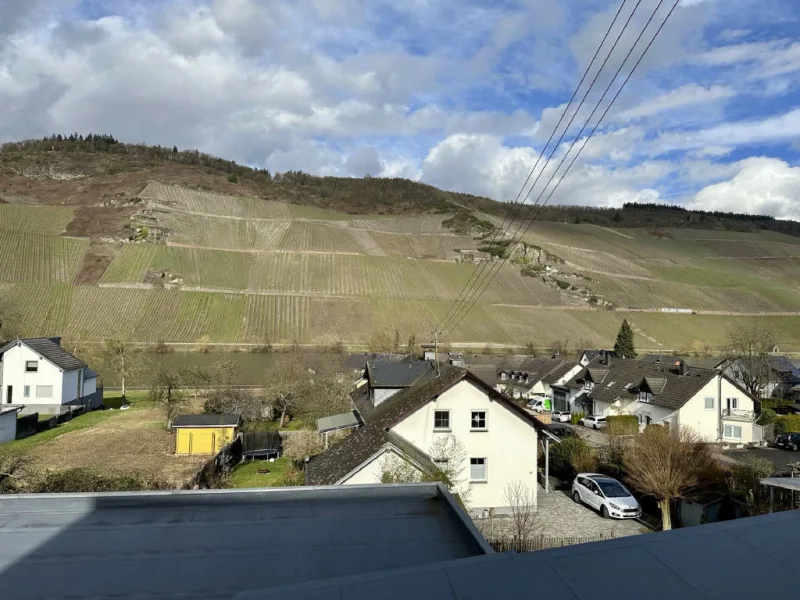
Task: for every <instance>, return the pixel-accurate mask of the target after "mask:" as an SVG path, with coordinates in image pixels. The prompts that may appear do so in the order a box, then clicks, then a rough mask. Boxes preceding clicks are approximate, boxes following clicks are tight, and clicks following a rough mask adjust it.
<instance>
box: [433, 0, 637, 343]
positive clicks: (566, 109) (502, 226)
mask: <svg viewBox="0 0 800 600" xmlns="http://www.w3.org/2000/svg"><path fill="white" fill-rule="evenodd" d="M627 2H628V0H622V3H621V4H620V5H619V8H618V9H617V12H616V14H615V15H614V19H613V20H612V21H611V24H610V25H609V26H608V29H607V30H606V32H605V35H603V39H602V41H601V42H600V45H599V46H598V47H597V50H595V53H594V56H592V60H591V61H590V62H589V65H588V66H587V67H586V70H585V71H584V72H583V76H582V77H581V80H580V81H579V82H578V85H577V87H576V88H575V91H574V92H572V97H571V98H570V99H569V102H568V103H567V105H566V106H565V107H564V110H563V112H562V113H561V117H560V118H559V119H558V123H556V126H555V127H554V128H553V132H552V133H551V134H550V137H549V138H548V139H547V143H546V144H545V145H544V148H542V151H541V152H540V153H539V157H538V158H537V159H536V163H535V164H534V165H533V167H532V168H531V170H530V172H529V173H528V177H527V178H526V179H525V182H524V183H523V184H522V187H521V188H520V190H519V192H517V196H516V198H514V201H513V202H512V203H511V206H509V209H508V211H507V212H506V215H505V217H504V218H503V222H502V223H501V224H500V227H499V228H497V229H495V230H494V233H493V235H492V239H491V240H489V243H495V242H496V241H497V236H498V234H502V235H501V237H504V236H505V233H506V232H505V231H504V229H505V226H506V221H508V219H509V216H511V213H512V212H514V207H515V206H517V209H516V212H515V214H514V215H513V216H511V220H510V221H509V228H510V227H511V225H512V224H513V222H514V220H515V219H516V218H517V215H518V214H519V211H520V210H521V208H522V206H523V205H524V200H523V202H520V203H519V204H517V202H518V200H519V198H520V196H521V195H522V192H523V191H524V190H525V187H526V186H527V185H528V182H529V181H530V179H531V177H532V176H533V173H534V172H535V171H536V167H537V166H538V165H539V162H540V161H541V160H542V157H543V156H544V154H545V152H546V151H547V148H548V146H549V145H550V142H551V141H552V140H553V137H555V134H556V132H557V131H558V128H559V127H560V126H561V123H562V121H563V120H564V117H565V116H566V115H567V113H568V112H569V109H570V106H572V103H573V101H574V100H575V97H576V96H577V95H578V91H579V90H580V88H581V86H582V85H583V82H584V81H585V80H586V76H587V75H588V74H589V72H590V71H591V69H592V67H593V66H594V62H595V60H597V56H598V55H599V54H600V50H601V49H602V47H603V45H604V44H605V43H606V39H608V35H609V34H610V33H611V30H612V29H613V28H614V25H615V24H616V22H617V19H618V18H619V15H620V13H621V12H622V9H623V8H624V6H625V4H626V3H627ZM641 2H642V0H638V2H637V3H636V6H635V7H634V8H633V11H632V12H631V16H630V17H629V18H628V21H627V22H626V23H625V25H624V26H623V28H622V31H625V28H626V27H627V26H628V23H630V19H631V18H632V17H633V13H635V12H636V9H637V8H638V7H639V4H641ZM621 35H622V32H620V36H621ZM617 42H619V37H617V40H616V42H614V46H612V48H611V50H612V51H613V50H614V48H615V47H616V45H617ZM607 60H608V57H606V61H607ZM604 66H605V61H604V62H603V65H602V66H601V67H600V69H599V70H598V72H597V75H595V78H594V80H593V81H592V83H591V84H589V88H588V89H587V90H586V94H584V96H583V99H582V100H581V102H580V104H579V105H578V108H577V109H576V110H575V114H574V115H573V116H572V120H574V119H575V116H576V115H577V114H578V112H580V109H581V107H582V106H583V103H584V101H585V100H586V97H587V96H588V94H589V92H590V91H591V89H592V87H593V86H594V83H595V82H596V81H597V77H598V76H599V75H600V72H601V71H602V70H603V67H604ZM572 120H571V121H570V122H569V124H568V125H567V127H566V128H565V129H564V133H562V134H561V137H560V138H559V140H558V142H556V147H558V145H559V144H560V143H561V140H562V139H563V138H564V135H565V134H566V132H567V131H568V130H569V128H570V126H571V125H572ZM548 160H549V159H548ZM544 166H546V163H545V165H544ZM544 166H542V170H544ZM539 176H541V172H540V174H539ZM538 180H539V177H537V178H536V181H538ZM536 181H534V183H533V185H532V186H531V190H532V189H533V188H534V187H535V186H536ZM531 190H529V191H528V194H526V198H527V196H528V195H530V192H531ZM485 241H486V240H484V242H485ZM487 265H488V261H486V262H484V263H483V264H482V265H481V266H480V267H476V268H475V270H474V271H473V272H472V275H471V276H470V278H469V280H467V283H466V284H464V287H463V288H462V289H461V292H459V294H458V297H457V298H456V300H455V301H454V303H453V304H451V305H450V308H449V309H448V310H447V313H445V315H444V316H443V317H442V319H441V321H440V322H439V324H438V325H437V326H436V331H439V330H440V329H441V328H442V327H443V326H444V324H445V323H446V322H447V320H448V319H449V317H450V315H451V312H453V311H457V310H458V308H459V307H460V306H459V305H462V304H463V298H462V295H464V294H465V292H467V290H468V289H469V288H470V287H471V286H472V284H473V281H475V280H477V278H478V277H480V275H481V274H482V273H483V271H484V270H485V269H486V266H487ZM467 293H469V292H467ZM463 297H464V298H465V297H466V295H464V296H463Z"/></svg>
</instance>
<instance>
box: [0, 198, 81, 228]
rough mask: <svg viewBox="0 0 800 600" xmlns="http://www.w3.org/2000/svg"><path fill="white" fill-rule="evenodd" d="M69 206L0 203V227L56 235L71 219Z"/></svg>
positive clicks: (72, 214) (71, 213) (71, 211)
mask: <svg viewBox="0 0 800 600" xmlns="http://www.w3.org/2000/svg"><path fill="white" fill-rule="evenodd" d="M74 214H75V212H74V210H73V209H71V208H62V207H58V206H27V205H22V204H0V229H5V230H8V231H31V232H35V233H50V234H53V235H58V234H60V233H61V232H63V231H64V230H65V229H66V228H67V225H68V224H69V222H70V221H71V220H72V217H73V216H74Z"/></svg>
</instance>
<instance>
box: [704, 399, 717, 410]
mask: <svg viewBox="0 0 800 600" xmlns="http://www.w3.org/2000/svg"><path fill="white" fill-rule="evenodd" d="M709 400H711V406H709V405H708V401H709ZM716 402H717V399H716V398H714V397H713V396H710V397H708V398H706V399H705V400H704V403H705V404H704V405H703V407H704V408H705V410H714V407H715V406H716Z"/></svg>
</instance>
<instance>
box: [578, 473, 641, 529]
mask: <svg viewBox="0 0 800 600" xmlns="http://www.w3.org/2000/svg"><path fill="white" fill-rule="evenodd" d="M572 499H573V500H575V502H577V503H578V504H586V505H587V506H590V507H592V508H594V509H596V510H599V511H600V514H601V515H602V517H603V518H604V519H608V518H614V519H636V518H638V517H640V516H642V507H641V506H639V503H638V502H637V501H636V498H634V497H633V494H631V493H630V491H629V490H628V488H626V487H625V486H624V485H622V484H621V483H620V482H619V481H617V480H616V479H614V478H612V477H608V476H607V475H600V474H598V473H578V476H577V477H575V481H573V482H572Z"/></svg>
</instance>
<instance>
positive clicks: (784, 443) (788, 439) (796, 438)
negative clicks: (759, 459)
mask: <svg viewBox="0 0 800 600" xmlns="http://www.w3.org/2000/svg"><path fill="white" fill-rule="evenodd" d="M775 445H776V446H777V447H778V448H784V449H786V450H794V451H795V452H797V451H798V450H800V433H781V434H778V436H777V437H776V438H775Z"/></svg>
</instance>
